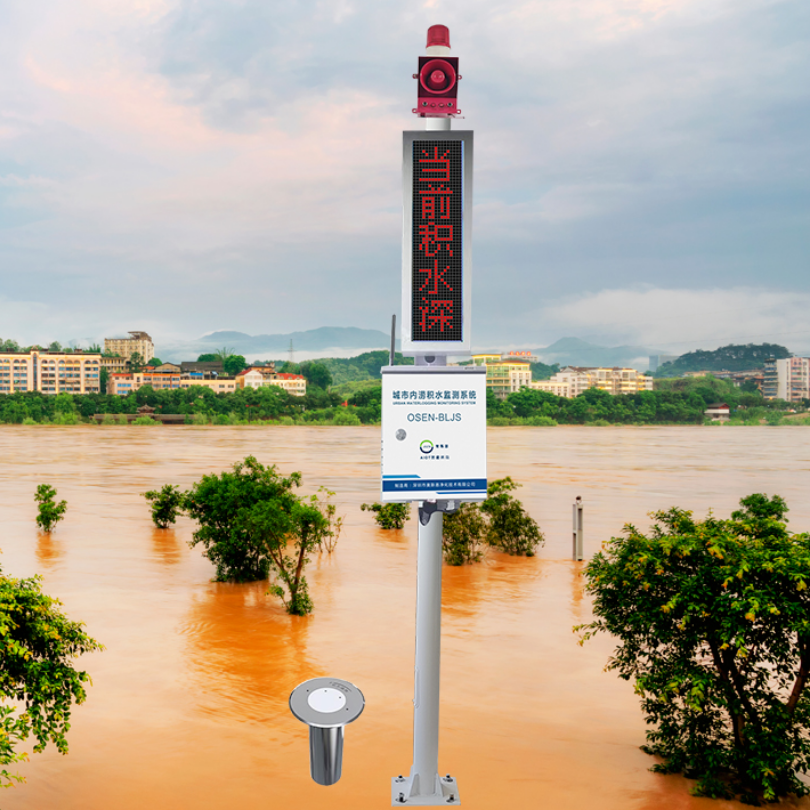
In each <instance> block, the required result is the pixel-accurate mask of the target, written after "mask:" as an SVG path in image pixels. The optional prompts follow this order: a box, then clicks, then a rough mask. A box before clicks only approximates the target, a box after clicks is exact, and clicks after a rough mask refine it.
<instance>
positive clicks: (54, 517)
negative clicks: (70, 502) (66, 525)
mask: <svg viewBox="0 0 810 810" xmlns="http://www.w3.org/2000/svg"><path fill="white" fill-rule="evenodd" d="M54 498H56V490H55V489H54V488H53V487H52V486H50V484H40V485H39V486H38V487H37V491H36V494H35V495H34V500H35V501H36V502H37V503H38V504H39V514H38V515H37V526H39V528H40V529H42V531H44V532H50V531H51V529H53V527H54V526H56V524H57V523H58V522H59V521H60V520H62V518H63V517H64V515H65V510H66V509H67V501H59V503H56V501H55V500H54Z"/></svg>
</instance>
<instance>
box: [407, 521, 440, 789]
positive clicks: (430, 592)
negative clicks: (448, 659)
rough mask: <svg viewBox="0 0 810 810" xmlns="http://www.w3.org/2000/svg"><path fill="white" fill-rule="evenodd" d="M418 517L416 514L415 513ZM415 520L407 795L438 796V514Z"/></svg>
mask: <svg viewBox="0 0 810 810" xmlns="http://www.w3.org/2000/svg"><path fill="white" fill-rule="evenodd" d="M420 512H421V510H420ZM426 517H427V523H426V524H424V525H423V523H422V515H421V514H420V520H419V549H418V552H417V561H416V660H415V666H414V697H413V707H414V708H413V767H412V768H411V777H413V782H414V784H413V786H412V791H411V792H412V795H413V794H414V793H417V794H422V795H425V794H428V795H429V794H439V795H441V788H440V786H439V783H438V779H439V676H440V670H441V654H442V523H443V516H442V513H441V512H434V513H433V514H432V515H431V514H428V515H426Z"/></svg>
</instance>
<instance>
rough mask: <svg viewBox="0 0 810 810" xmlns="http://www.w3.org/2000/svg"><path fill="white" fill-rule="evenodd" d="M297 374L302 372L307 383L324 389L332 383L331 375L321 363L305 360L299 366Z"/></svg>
mask: <svg viewBox="0 0 810 810" xmlns="http://www.w3.org/2000/svg"><path fill="white" fill-rule="evenodd" d="M299 369H300V370H299V372H298V373H299V374H303V375H304V377H305V378H306V381H307V384H308V385H314V386H317V387H318V388H323V389H324V390H326V389H327V388H329V386H330V385H331V384H332V375H331V374H330V373H329V369H328V368H327V367H326V366H325V365H324V364H323V363H316V362H315V361H310V360H308V361H306V362H304V363H301V365H300V366H299Z"/></svg>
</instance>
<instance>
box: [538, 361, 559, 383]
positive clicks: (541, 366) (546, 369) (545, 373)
mask: <svg viewBox="0 0 810 810" xmlns="http://www.w3.org/2000/svg"><path fill="white" fill-rule="evenodd" d="M531 369H532V379H533V380H550V379H551V378H552V377H553V376H554V375H555V374H556V373H557V372H558V371H559V370H560V364H559V363H553V364H552V365H550V366H549V365H546V364H545V363H531Z"/></svg>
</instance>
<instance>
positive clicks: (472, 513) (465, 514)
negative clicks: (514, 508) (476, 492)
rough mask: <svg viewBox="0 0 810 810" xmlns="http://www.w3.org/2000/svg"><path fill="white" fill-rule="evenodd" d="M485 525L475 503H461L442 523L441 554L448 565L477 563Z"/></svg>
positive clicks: (481, 553)
mask: <svg viewBox="0 0 810 810" xmlns="http://www.w3.org/2000/svg"><path fill="white" fill-rule="evenodd" d="M486 532H487V523H486V520H485V519H484V516H483V515H482V514H481V509H480V506H479V505H478V504H477V503H463V504H461V506H460V507H459V508H458V510H456V511H455V512H450V513H448V514H446V515H445V516H444V520H443V522H442V552H443V554H444V561H445V562H446V563H447V564H448V565H464V564H465V563H472V562H478V561H479V560H480V559H481V558H482V557H483V552H482V551H481V542H482V541H483V539H484V536H485V535H486Z"/></svg>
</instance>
